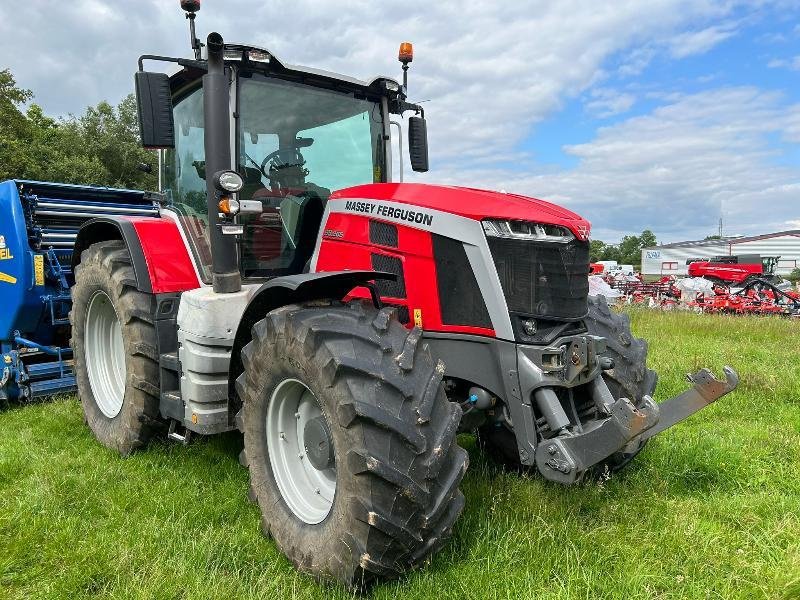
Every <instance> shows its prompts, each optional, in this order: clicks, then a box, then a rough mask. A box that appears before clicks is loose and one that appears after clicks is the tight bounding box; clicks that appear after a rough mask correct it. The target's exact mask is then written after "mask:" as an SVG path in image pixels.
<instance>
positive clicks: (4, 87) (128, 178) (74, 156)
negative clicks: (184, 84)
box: [0, 69, 157, 190]
mask: <svg viewBox="0 0 800 600" xmlns="http://www.w3.org/2000/svg"><path fill="white" fill-rule="evenodd" d="M33 97H34V96H33V92H31V91H30V90H26V89H22V88H20V87H19V86H18V85H17V83H16V81H15V79H14V76H13V75H12V73H11V71H10V70H8V69H4V70H0V181H4V180H6V179H35V180H41V181H58V182H62V183H75V184H85V185H100V186H110V187H121V188H129V189H143V190H153V189H155V188H156V187H157V175H156V169H155V168H153V170H152V173H146V172H144V171H142V170H140V169H139V165H140V164H142V163H144V164H149V165H152V166H153V167H155V163H156V160H157V159H156V155H155V153H154V152H152V151H149V150H145V149H144V148H142V147H141V145H140V142H139V127H138V121H137V118H138V117H137V111H136V101H135V99H134V97H133V94H130V95H129V96H127V97H126V98H124V99H123V100H122V101H121V102H120V103H119V104H118V105H117V106H112V105H111V104H109V103H108V102H105V101H103V102H100V103H99V104H98V105H97V106H90V107H87V109H86V111H85V112H84V113H83V114H82V115H78V116H76V115H72V114H70V115H69V116H67V117H59V118H52V117H48V116H47V115H45V114H44V112H43V111H42V108H41V107H40V106H39V105H38V104H35V103H30V101H31V100H32V99H33ZM29 103H30V104H29ZM26 106H27V108H26Z"/></svg>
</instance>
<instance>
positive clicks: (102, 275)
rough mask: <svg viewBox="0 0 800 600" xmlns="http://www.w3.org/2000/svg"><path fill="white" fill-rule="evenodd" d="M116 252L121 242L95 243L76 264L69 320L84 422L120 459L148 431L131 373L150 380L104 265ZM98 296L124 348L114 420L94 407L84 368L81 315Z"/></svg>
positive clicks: (125, 305) (124, 308)
mask: <svg viewBox="0 0 800 600" xmlns="http://www.w3.org/2000/svg"><path fill="white" fill-rule="evenodd" d="M121 249H124V245H123V244H122V242H118V243H116V244H114V243H113V242H112V243H108V242H106V243H101V244H96V245H94V246H92V247H90V249H89V250H88V251H86V255H85V256H84V260H82V262H81V264H80V266H79V273H78V276H77V277H76V282H75V285H74V286H73V287H72V313H71V320H72V348H73V353H74V359H75V379H76V384H77V387H78V395H79V398H80V402H81V407H82V409H83V414H84V420H85V421H86V423H87V425H88V426H89V428H90V429H91V430H92V433H94V436H95V437H96V438H97V440H98V441H99V442H100V443H101V444H103V445H104V446H106V447H107V448H110V449H113V450H117V451H118V452H120V454H122V455H123V456H126V455H128V454H130V453H131V452H132V451H133V450H134V449H135V448H136V447H138V446H140V445H141V444H142V443H143V442H144V441H146V438H147V437H148V433H149V429H150V427H149V426H148V424H147V423H144V422H143V419H144V418H146V415H143V414H142V413H143V407H144V406H145V402H146V400H145V399H144V398H143V394H144V392H142V391H141V390H139V389H136V387H135V386H134V385H132V375H133V374H135V373H137V372H139V378H140V379H152V374H153V373H152V371H151V372H144V371H143V370H142V367H141V364H140V363H141V361H142V360H143V359H141V357H139V356H135V354H136V350H135V348H134V345H135V343H136V342H137V341H138V342H141V340H135V339H133V338H134V337H135V336H134V332H133V330H132V329H131V327H129V326H127V325H126V324H127V323H129V322H130V321H131V315H130V314H129V313H130V309H129V307H128V304H129V302H128V301H126V300H125V299H123V298H122V293H123V289H124V286H123V285H122V284H121V283H120V282H119V281H118V280H117V279H115V276H114V271H115V269H114V267H113V266H112V265H111V264H110V260H109V253H110V252H113V251H118V250H121ZM98 292H102V293H104V294H105V295H106V296H107V297H108V299H109V300H110V301H111V304H112V305H113V307H114V310H115V312H116V314H117V318H118V319H119V321H120V325H121V332H122V341H123V346H124V349H125V391H124V396H123V401H122V407H121V409H120V411H119V413H117V414H116V415H115V416H114V417H108V416H106V415H105V414H104V413H103V411H102V410H101V409H100V407H99V405H98V404H97V400H96V399H95V395H94V392H93V391H92V386H91V382H90V380H89V374H88V370H87V368H86V364H87V359H86V347H85V339H86V333H87V332H86V317H87V314H88V310H89V305H90V303H91V301H92V299H93V298H94V296H95V294H97V293H98ZM137 293H138V292H137ZM142 295H144V294H142ZM153 336H154V334H153ZM152 343H155V340H152ZM155 385H158V383H157V382H156V383H155ZM150 403H152V400H151V399H150ZM151 412H152V411H151ZM155 416H156V415H149V417H150V421H154V417H155Z"/></svg>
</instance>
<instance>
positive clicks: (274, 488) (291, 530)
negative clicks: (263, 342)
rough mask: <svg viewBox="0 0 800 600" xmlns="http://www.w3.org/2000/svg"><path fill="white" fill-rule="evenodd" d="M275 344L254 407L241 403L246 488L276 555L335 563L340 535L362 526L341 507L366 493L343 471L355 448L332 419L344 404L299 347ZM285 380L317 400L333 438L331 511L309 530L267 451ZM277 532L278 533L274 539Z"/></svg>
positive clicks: (364, 485) (364, 487)
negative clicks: (274, 402) (297, 552)
mask: <svg viewBox="0 0 800 600" xmlns="http://www.w3.org/2000/svg"><path fill="white" fill-rule="evenodd" d="M279 340H280V342H282V343H280V344H279V345H278V346H276V347H271V348H269V350H268V355H269V363H268V364H269V368H265V369H264V376H263V378H262V384H261V385H259V386H258V387H257V388H256V390H255V394H254V396H253V397H254V398H256V399H257V400H256V402H248V403H245V407H244V411H245V413H244V418H245V422H246V423H247V433H248V435H246V436H245V451H246V454H247V459H248V465H249V467H250V476H251V484H252V486H253V487H254V488H256V489H257V492H261V493H259V494H258V495H257V497H258V498H259V505H260V508H261V511H262V515H263V518H264V521H265V524H267V523H268V525H269V528H270V529H272V530H273V531H274V532H276V534H275V535H274V536H273V537H275V539H276V542H278V545H279V546H280V547H281V549H282V550H283V551H284V552H285V553H287V554H290V549H292V548H297V549H300V548H309V549H314V555H316V556H330V557H334V556H336V555H338V554H339V553H341V552H342V547H341V540H340V538H339V535H340V533H341V532H342V531H351V530H352V529H353V528H356V527H359V526H360V525H361V524H360V523H358V522H355V521H354V520H353V519H352V518H351V516H350V514H349V511H348V509H347V508H348V507H347V506H346V498H348V497H352V496H354V495H355V496H357V495H359V494H364V493H369V488H368V486H367V481H366V480H365V479H364V478H363V477H362V478H359V479H356V476H355V475H353V474H352V473H351V472H350V471H349V469H348V466H347V457H346V456H345V455H344V452H343V450H344V449H345V448H349V447H352V446H353V445H354V443H353V440H352V439H351V438H352V435H351V433H350V432H349V431H347V430H346V429H343V428H342V427H340V426H339V424H338V422H337V420H336V418H335V415H334V413H335V407H336V406H337V405H339V404H340V403H343V402H345V401H346V400H347V398H339V397H338V394H337V387H336V386H334V387H330V388H322V386H321V385H320V384H319V382H320V381H322V380H324V378H323V377H322V374H321V373H320V372H319V366H318V365H316V364H315V363H314V362H313V360H309V359H308V358H306V356H305V355H304V353H303V351H302V349H301V348H300V347H299V344H297V343H294V340H286V339H285V338H284V337H283V336H281V337H280V338H279ZM287 379H296V380H298V381H300V382H301V383H302V384H303V385H305V386H306V387H307V388H308V389H309V390H310V391H311V393H312V394H313V395H314V397H315V398H316V400H317V402H318V404H319V405H320V408H321V409H322V413H323V415H324V416H325V419H326V421H327V422H328V426H329V427H330V431H331V436H332V438H333V446H334V456H335V458H336V492H335V495H334V500H333V505H332V507H331V510H330V512H329V513H328V515H327V516H326V517H325V519H323V520H322V521H321V522H320V523H316V524H309V523H306V522H304V521H303V520H301V519H300V518H298V517H297V516H296V515H295V514H294V512H293V511H292V509H291V508H290V507H289V506H288V504H287V503H286V501H285V500H284V498H283V494H282V493H281V491H280V489H279V487H278V484H277V481H276V479H275V474H274V472H273V469H272V462H271V459H270V455H269V449H268V447H267V430H266V421H267V410H268V409H269V404H270V399H271V398H272V395H273V393H274V392H275V390H276V389H277V387H278V386H279V385H280V384H281V383H283V382H284V381H286V380H287ZM278 532H279V533H278ZM307 561H308V562H307V563H305V564H302V565H299V566H301V567H304V568H307V569H313V570H318V569H320V570H328V571H335V570H336V569H337V566H336V565H318V564H313V565H312V564H311V562H310V561H311V555H310V554H309V555H308V559H307Z"/></svg>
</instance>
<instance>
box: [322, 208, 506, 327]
mask: <svg viewBox="0 0 800 600" xmlns="http://www.w3.org/2000/svg"><path fill="white" fill-rule="evenodd" d="M323 223H324V225H323V228H322V231H321V235H320V240H319V243H318V248H317V252H316V253H315V256H314V258H313V259H312V270H314V271H333V270H339V269H344V268H347V269H366V270H370V269H371V270H376V271H389V272H395V273H396V274H397V275H398V279H399V280H398V282H377V286H378V290H379V292H380V294H381V297H382V299H383V300H384V301H385V302H386V303H387V304H390V305H393V306H398V307H399V313H400V318H401V320H402V321H406V323H407V325H408V326H409V327H412V326H414V325H418V326H420V327H422V328H423V329H425V330H426V331H438V332H443V333H460V334H473V335H481V336H490V337H495V336H498V327H500V330H501V331H502V334H500V337H505V335H510V334H507V333H506V332H508V331H510V323H509V322H508V316H507V315H508V313H507V310H506V309H505V305H504V301H503V299H502V291H500V292H498V291H497V290H498V289H499V282H497V281H495V280H496V273H495V272H494V268H493V266H492V265H491V263H490V262H489V263H487V257H488V260H489V261H490V260H491V257H490V256H489V255H488V248H487V247H486V243H485V238H484V236H483V233H482V230H481V228H480V224H479V223H478V222H476V221H473V220H469V219H464V218H463V217H459V216H456V215H451V214H446V213H440V212H438V211H434V210H416V211H415V210H414V207H408V206H405V207H402V208H399V207H397V206H396V205H394V204H393V203H390V202H379V201H366V202H362V201H358V200H354V201H349V200H348V201H345V200H333V201H330V202H329V203H328V207H327V208H326V215H325V216H324V217H323ZM436 236H444V237H447V238H450V239H452V240H456V241H457V245H461V244H463V252H462V255H463V257H464V258H463V261H462V262H463V264H464V267H463V268H464V270H466V271H467V272H466V273H464V275H465V278H467V279H469V280H471V281H473V282H474V284H472V285H470V286H468V288H467V292H468V293H470V294H474V296H475V297H477V298H478V300H479V302H481V303H482V302H484V301H487V299H488V301H487V305H486V306H485V307H484V312H488V314H489V315H490V316H489V317H487V318H482V319H479V318H473V319H470V318H462V319H460V322H457V323H454V322H452V321H453V319H450V322H448V319H447V318H445V316H443V313H444V314H445V315H446V314H452V311H443V307H442V306H441V304H440V298H448V299H449V298H452V297H453V296H454V293H463V290H462V291H461V292H459V291H458V290H453V289H450V290H440V289H439V282H440V281H446V278H444V279H443V278H440V277H437V256H436V247H435V246H436V244H435V239H436ZM439 258H440V260H439V264H442V261H441V257H439ZM473 288H474V289H473ZM440 291H441V294H440ZM448 294H449V296H448ZM351 297H358V298H368V294H367V292H366V291H365V290H361V289H359V290H355V291H354V292H353V293H352V294H351ZM455 301H456V302H458V301H459V300H458V298H456V300H455Z"/></svg>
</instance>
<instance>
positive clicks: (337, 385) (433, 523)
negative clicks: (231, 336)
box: [236, 302, 467, 589]
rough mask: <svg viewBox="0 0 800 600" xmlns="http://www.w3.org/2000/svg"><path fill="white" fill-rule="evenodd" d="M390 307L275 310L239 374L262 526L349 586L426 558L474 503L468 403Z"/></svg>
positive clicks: (307, 563) (311, 565)
mask: <svg viewBox="0 0 800 600" xmlns="http://www.w3.org/2000/svg"><path fill="white" fill-rule="evenodd" d="M393 313H394V309H382V310H380V311H376V310H375V309H373V308H371V307H365V306H362V305H361V304H360V303H353V304H350V305H347V306H344V305H341V304H339V303H333V302H330V303H327V302H326V303H314V304H308V305H290V306H286V307H283V308H279V309H277V310H275V311H272V312H271V313H269V315H267V317H266V318H265V319H263V320H261V321H259V322H258V323H256V325H255V326H254V327H253V339H252V341H251V342H250V343H249V344H248V345H247V346H245V348H244V349H243V351H242V360H243V364H244V372H243V374H242V375H241V376H240V377H239V378H238V380H237V382H236V385H237V390H238V393H239V396H240V398H241V399H242V400H243V408H242V411H241V412H240V413H239V416H238V417H237V422H238V425H239V427H240V429H241V430H242V432H243V433H244V450H243V452H242V456H241V461H242V464H243V465H245V466H247V467H248V469H249V472H250V497H251V499H252V500H254V501H256V502H257V503H258V505H259V507H260V509H261V513H262V516H263V524H262V527H263V530H264V532H265V533H267V534H269V535H271V536H272V537H273V538H274V539H275V541H276V543H277V545H278V547H279V548H280V549H281V550H282V551H283V552H284V553H285V554H286V556H287V557H288V558H289V559H290V560H291V561H292V562H293V563H294V564H295V565H296V566H297V567H298V568H299V569H301V570H303V571H306V572H308V573H311V574H313V575H314V576H316V577H319V578H328V577H333V578H335V579H338V580H339V581H341V582H342V583H344V584H345V585H347V586H348V587H350V588H358V589H361V588H364V587H365V586H367V585H369V583H370V582H372V581H374V580H376V579H378V578H392V577H396V576H398V575H400V574H401V573H403V572H404V571H406V570H407V569H409V568H412V567H414V566H415V565H418V564H419V563H421V562H423V561H424V560H425V559H426V558H427V557H429V556H430V555H431V554H432V553H433V552H435V551H436V550H437V549H438V548H439V547H440V546H441V545H442V543H443V542H444V541H445V539H446V538H447V537H448V536H449V535H450V532H451V528H452V526H453V523H454V522H455V520H456V518H457V517H458V516H459V514H460V513H461V510H462V508H463V506H464V497H463V495H462V494H461V492H460V491H459V489H458V486H459V483H460V482H461V479H462V477H463V475H464V472H465V470H466V467H467V454H466V452H465V451H464V450H463V449H462V448H460V447H459V446H458V445H457V443H456V441H455V440H456V431H457V428H458V423H459V420H460V417H461V409H460V408H459V407H458V406H457V405H455V404H452V403H450V402H448V400H447V398H446V396H445V393H444V390H443V389H442V385H441V381H442V375H443V373H444V365H443V364H442V363H441V362H439V361H435V360H434V359H433V358H432V357H431V354H430V352H429V350H428V348H427V345H426V344H424V343H423V342H421V331H420V330H418V329H415V330H412V331H409V330H407V329H405V328H404V327H403V326H402V325H401V324H400V323H399V322H398V321H397V320H396V318H395V317H394V314H393ZM295 419H296V421H295ZM293 421H294V422H293ZM325 431H327V433H324V432H325ZM310 437H311V438H313V439H314V440H315V441H314V443H313V444H312V443H309V441H308V438H310ZM320 449H321V450H322V455H320V453H319V452H316V451H317V450H320ZM312 453H315V456H312ZM312 459H314V460H312Z"/></svg>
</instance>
